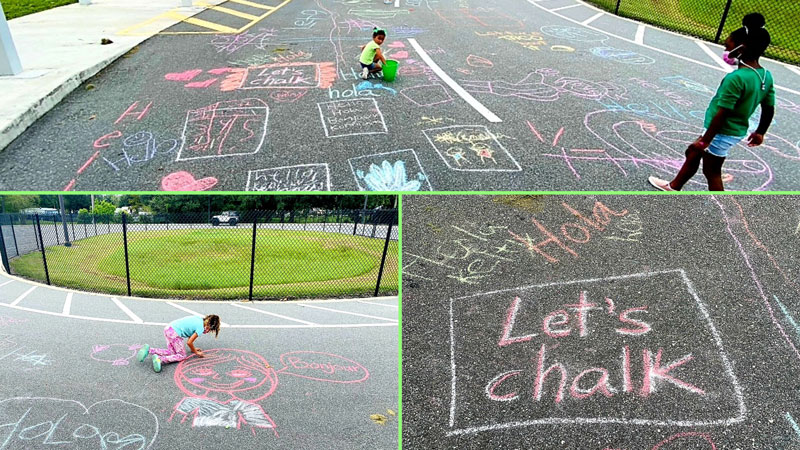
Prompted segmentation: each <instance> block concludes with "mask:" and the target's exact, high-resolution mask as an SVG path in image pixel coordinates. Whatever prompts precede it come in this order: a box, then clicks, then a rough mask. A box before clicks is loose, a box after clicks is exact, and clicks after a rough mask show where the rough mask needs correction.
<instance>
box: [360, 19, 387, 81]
mask: <svg viewBox="0 0 800 450" xmlns="http://www.w3.org/2000/svg"><path fill="white" fill-rule="evenodd" d="M384 39H386V32H385V31H383V30H381V29H380V28H374V29H373V30H372V41H370V43H369V44H367V45H362V46H361V58H360V59H359V62H360V63H361V78H363V79H365V80H366V79H367V77H368V76H369V74H371V73H375V72H380V71H381V70H383V67H382V66H379V65H378V64H377V62H378V61H380V62H382V63H383V64H386V58H384V57H383V53H381V44H383V41H384Z"/></svg>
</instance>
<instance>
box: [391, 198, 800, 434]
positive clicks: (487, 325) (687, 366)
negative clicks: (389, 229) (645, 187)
mask: <svg viewBox="0 0 800 450" xmlns="http://www.w3.org/2000/svg"><path fill="white" fill-rule="evenodd" d="M403 209H404V215H403V227H404V229H403V238H404V239H403V240H404V246H403V291H402V292H403V309H402V315H403V320H402V327H403V347H402V348H403V353H402V358H403V380H402V383H403V391H402V392H403V436H402V439H403V448H404V449H433V448H453V449H455V448H459V449H461V448H470V449H473V448H474V449H482V448H508V449H523V448H526V449H527V448H535V449H557V448H558V449H567V448H568V449H587V450H609V449H620V450H621V449H626V450H634V449H643V450H645V449H646V450H650V449H652V450H657V449H702V450H711V449H715V448H716V449H798V448H800V427H798V422H797V420H798V418H799V417H800V409H798V407H797V405H798V404H800V403H799V400H800V385H799V384H798V381H797V380H798V379H800V327H799V326H798V320H800V319H798V316H799V315H800V302H799V301H798V299H800V279H798V273H800V265H798V260H797V258H796V249H797V247H798V240H800V225H798V222H800V201H798V199H797V198H796V197H789V196H758V197H755V196H691V197H686V196H680V197H678V196H527V197H522V196H497V197H489V196H470V197H462V196H437V197H431V196H411V197H406V198H405V199H404V205H403Z"/></svg>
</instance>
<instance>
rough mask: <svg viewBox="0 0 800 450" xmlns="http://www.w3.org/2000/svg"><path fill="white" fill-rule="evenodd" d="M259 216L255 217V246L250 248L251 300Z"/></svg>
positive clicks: (251, 299) (251, 296) (251, 297)
mask: <svg viewBox="0 0 800 450" xmlns="http://www.w3.org/2000/svg"><path fill="white" fill-rule="evenodd" d="M257 222H258V217H256V218H255V219H253V247H252V249H251V250H250V297H249V298H250V301H251V302H252V301H253V276H254V275H255V272H256V270H255V269H256V223H257Z"/></svg>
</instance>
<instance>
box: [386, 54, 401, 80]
mask: <svg viewBox="0 0 800 450" xmlns="http://www.w3.org/2000/svg"><path fill="white" fill-rule="evenodd" d="M397 64H398V63H397V61H395V60H393V59H387V60H386V64H384V65H383V81H394V77H395V76H396V75H397Z"/></svg>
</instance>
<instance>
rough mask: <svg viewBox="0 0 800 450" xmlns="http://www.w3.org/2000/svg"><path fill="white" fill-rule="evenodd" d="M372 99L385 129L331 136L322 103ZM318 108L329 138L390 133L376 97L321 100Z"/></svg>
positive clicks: (326, 135)
mask: <svg viewBox="0 0 800 450" xmlns="http://www.w3.org/2000/svg"><path fill="white" fill-rule="evenodd" d="M370 100H371V101H372V104H373V105H375V111H377V112H378V116H380V118H381V125H383V131H368V132H366V133H349V134H334V135H333V136H331V135H330V134H328V125H326V124H325V115H324V114H323V113H322V105H327V104H328V103H342V102H367V101H370ZM317 109H319V119H320V120H321V121H322V128H324V129H325V137H327V138H334V137H344V136H361V135H367V134H389V129H388V128H386V120H384V118H383V113H382V112H381V110H380V108H378V102H377V101H376V100H375V99H374V98H354V99H350V100H331V101H329V102H319V103H317ZM420 167H421V166H420Z"/></svg>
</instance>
